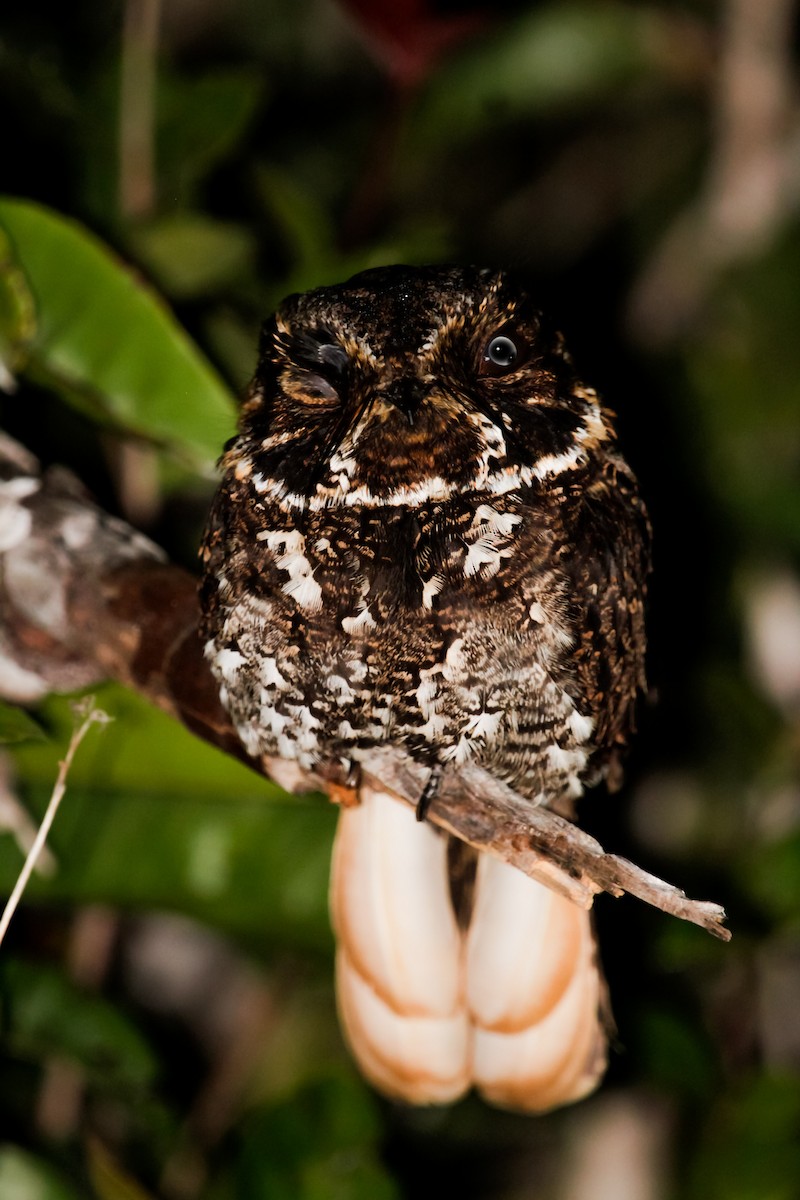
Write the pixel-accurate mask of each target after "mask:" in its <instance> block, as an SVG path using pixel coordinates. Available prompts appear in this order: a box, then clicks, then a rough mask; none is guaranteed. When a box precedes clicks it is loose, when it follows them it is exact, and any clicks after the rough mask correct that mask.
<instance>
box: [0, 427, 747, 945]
mask: <svg viewBox="0 0 800 1200" xmlns="http://www.w3.org/2000/svg"><path fill="white" fill-rule="evenodd" d="M199 615H200V613H199V604H198V599H197V583H196V580H195V579H194V578H193V577H192V576H191V575H190V574H189V573H188V572H186V571H184V570H182V569H181V568H179V567H176V566H173V565H171V564H169V563H167V562H166V561H165V558H164V555H163V553H162V552H161V551H160V550H159V549H158V547H157V546H155V545H154V544H153V543H152V542H150V541H149V540H148V539H147V538H145V537H143V536H142V535H141V534H139V533H137V532H136V531H135V530H133V529H132V528H131V527H130V526H129V525H126V524H125V523H124V522H123V521H119V520H117V519H116V518H114V517H110V516H108V515H107V514H106V513H104V512H102V510H101V509H99V508H98V507H97V506H96V505H95V504H94V503H93V502H92V500H91V499H90V498H89V496H88V495H87V494H86V492H85V491H84V489H83V488H82V486H81V485H80V484H79V483H78V482H77V481H76V480H75V479H74V477H73V476H71V475H70V474H69V473H68V472H66V471H64V470H62V469H60V468H52V469H50V470H48V471H46V472H45V473H44V474H41V473H40V471H39V466H38V463H37V462H36V460H35V459H34V458H33V457H32V456H31V455H29V454H28V453H27V451H25V450H23V449H22V447H20V446H19V445H17V443H15V442H13V441H11V439H10V438H6V437H3V436H2V435H0V695H3V696H5V697H6V698H7V699H10V700H15V701H18V702H21V703H31V702H34V701H36V700H39V699H41V698H42V697H43V696H44V695H46V694H47V693H48V692H51V691H68V690H72V689H74V688H77V687H84V686H87V685H88V684H90V683H95V682H97V681H99V680H100V679H104V678H113V679H117V680H119V681H121V682H122V683H124V684H127V685H128V686H129V687H132V688H134V689H135V690H136V691H137V692H140V693H141V694H142V695H144V696H146V697H147V698H148V699H149V700H151V701H152V702H153V703H155V704H157V705H159V706H160V707H161V708H163V709H165V710H166V711H167V712H170V713H172V714H173V715H174V716H175V717H177V718H179V719H180V720H181V721H183V723H184V724H185V725H187V726H188V728H189V729H191V730H192V732H194V733H195V734H197V735H198V736H199V737H201V738H204V739H205V740H206V741H208V742H211V743H213V744H214V745H216V746H219V747H220V748H221V749H223V750H225V751H226V752H227V753H229V754H233V755H235V756H236V757H237V758H239V759H241V760H242V761H244V762H246V763H248V764H249V765H250V766H251V767H253V769H254V770H256V771H259V772H261V773H262V774H265V775H268V776H270V777H271V778H273V779H274V780H275V781H276V782H277V783H279V784H280V785H281V786H283V787H284V788H286V789H287V790H289V791H294V792H299V791H308V790H311V789H321V790H323V791H328V793H329V794H330V795H331V796H332V797H335V796H336V788H335V787H334V785H332V784H329V783H328V782H327V781H326V780H325V779H323V778H321V777H318V776H315V775H311V774H309V773H307V772H304V771H302V770H301V769H300V768H299V767H297V765H296V764H294V763H289V762H284V761H281V760H279V759H271V758H264V759H261V760H256V759H253V758H252V757H250V756H249V755H248V754H247V752H246V751H245V749H244V747H243V746H242V745H241V743H240V742H239V740H238V738H237V736H236V732H235V730H234V729H233V727H232V725H231V723H230V720H229V719H228V716H227V714H226V713H225V711H224V710H223V708H222V707H221V705H220V702H219V695H218V689H217V685H216V683H215V681H214V679H213V677H212V675H211V673H210V671H209V669H208V667H207V665H206V662H205V659H204V658H203V652H202V646H201V643H200V639H199V637H198V632H197V629H198V621H199ZM368 773H369V774H370V775H374V776H375V778H376V779H379V780H380V783H381V784H382V786H383V787H385V788H389V789H390V790H391V791H393V792H394V793H396V794H397V795H398V796H399V797H400V798H401V799H403V800H405V801H407V802H408V803H409V804H412V805H416V803H417V801H418V800H419V797H420V795H421V794H422V791H423V788H424V785H425V782H426V778H427V772H426V770H425V769H424V768H422V767H420V766H419V765H418V764H416V763H414V762H413V760H411V759H410V758H409V756H408V755H406V754H405V753H404V752H403V751H402V750H400V749H399V748H397V747H389V746H387V747H385V748H383V749H381V750H377V751H376V752H375V755H374V758H373V759H372V760H371V761H370V764H369V768H368ZM428 816H429V819H430V820H432V821H433V822H434V823H435V824H437V825H439V826H441V827H442V828H443V829H446V830H447V831H448V832H450V833H452V834H454V835H455V836H456V837H459V838H461V839H462V840H463V841H466V842H468V843H469V844H470V845H472V846H474V847H476V848H477V849H480V850H484V851H487V852H489V853H491V854H494V855H496V856H497V857H499V858H502V859H505V860H506V861H507V862H510V863H512V864H513V865H514V866H516V867H518V868H519V869H520V870H521V871H523V872H524V873H525V874H527V875H530V876H532V877H533V878H536V879H539V880H540V881H542V882H544V883H547V884H548V885H549V886H551V887H554V888H556V889H557V890H559V891H561V892H563V893H564V894H566V895H568V896H570V897H571V899H573V900H574V901H575V902H576V903H578V904H581V905H582V906H583V907H585V908H588V907H589V906H590V905H591V903H592V900H593V898H594V896H595V895H596V893H597V892H600V891H605V892H609V893H610V894H611V895H614V896H620V895H622V894H623V893H624V892H629V893H631V894H632V895H634V896H638V897H639V899H641V900H644V901H646V902H647V903H648V904H652V905H654V906H655V907H656V908H660V909H662V910H663V911H665V912H668V913H671V914H673V915H674V916H677V917H681V918H682V919H684V920H688V921H693V922H694V923H695V924H697V925H701V926H702V927H703V928H704V929H707V930H708V931H709V933H712V934H714V936H715V937H719V938H722V939H723V940H726V941H727V940H728V939H729V938H730V933H729V931H728V930H727V929H726V928H725V927H724V926H723V924H722V922H723V921H724V919H725V913H724V911H723V909H722V908H720V907H719V905H716V904H711V903H709V902H706V901H696V900H689V899H687V897H686V896H685V895H684V893H683V892H681V891H680V890H679V889H678V888H675V887H673V886H672V885H671V884H668V883H664V882H663V881H662V880H660V879H656V878H655V876H653V875H650V874H648V873H647V872H646V871H643V870H641V869H640V868H639V867H637V866H635V865H634V864H633V863H630V862H628V861H627V860H625V859H623V858H619V857H617V856H616V855H613V854H606V853H605V851H604V850H603V848H602V846H600V844H599V843H598V842H597V841H595V839H594V838H592V837H590V836H589V835H588V834H586V833H584V832H583V831H582V830H580V829H578V827H577V826H576V825H573V824H572V823H571V822H570V821H567V820H565V819H564V818H563V817H559V816H558V815H557V814H555V813H552V812H550V811H549V810H548V809H545V808H537V807H534V806H532V805H531V804H530V802H529V801H526V800H524V799H523V798H522V797H521V796H519V795H517V794H516V793H515V792H513V791H512V790H511V789H510V788H508V787H506V786H505V785H504V784H502V783H499V782H498V781H497V780H496V779H494V778H493V777H492V776H491V775H489V774H488V772H486V771H484V770H482V769H481V768H479V767H476V766H469V767H462V768H459V769H455V768H448V769H447V770H445V772H444V773H443V776H442V781H441V785H440V787H439V789H438V791H437V793H436V796H435V797H434V799H433V801H432V803H431V806H430V809H429V810H428Z"/></svg>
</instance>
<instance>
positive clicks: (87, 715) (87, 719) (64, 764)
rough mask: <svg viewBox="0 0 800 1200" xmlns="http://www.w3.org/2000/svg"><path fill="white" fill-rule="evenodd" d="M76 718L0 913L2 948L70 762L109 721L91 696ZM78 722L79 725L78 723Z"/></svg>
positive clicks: (77, 710)
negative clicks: (38, 822)
mask: <svg viewBox="0 0 800 1200" xmlns="http://www.w3.org/2000/svg"><path fill="white" fill-rule="evenodd" d="M75 716H76V725H75V728H74V730H73V731H72V737H71V738H70V740H69V746H68V747H67V753H66V754H65V755H64V758H63V759H62V761H61V762H60V763H59V764H58V775H57V777H56V782H55V787H54V788H53V794H52V796H51V797H50V802H49V804H48V805H47V811H46V812H45V814H44V817H43V818H42V823H41V825H40V826H39V831H38V833H37V834H36V837H35V838H34V841H33V845H32V846H31V848H30V850H29V851H28V856H27V858H26V859H25V862H24V863H23V866H22V870H21V871H20V873H19V876H18V878H17V882H16V883H15V885H14V890H13V891H12V893H11V895H10V896H9V898H8V900H7V901H6V906H5V908H4V909H3V915H2V917H0V945H2V944H3V939H4V938H5V936H6V930H7V929H8V926H9V924H10V923H11V918H12V917H13V915H14V913H15V912H16V909H17V905H18V904H19V902H20V900H21V898H22V894H23V892H24V891H25V888H26V887H27V885H28V880H29V879H30V877H31V873H32V871H33V868H34V867H35V865H36V860H37V858H38V857H39V854H40V853H41V850H42V847H43V846H44V843H45V840H46V838H47V835H48V833H49V832H50V826H51V825H52V824H53V819H54V817H55V815H56V813H57V811H58V806H59V804H60V803H61V800H62V799H63V796H64V793H65V792H66V790H67V776H68V774H69V770H70V767H71V766H72V761H73V759H74V758H75V752H76V751H77V749H78V746H80V744H81V742H82V741H83V739H84V738H85V736H86V734H87V733H88V732H89V729H90V728H91V726H92V725H95V724H97V725H105V724H106V723H107V722H108V721H109V720H110V719H111V718H110V717H109V716H108V713H105V712H103V710H102V709H99V708H95V707H94V697H93V696H89V697H87V698H86V699H85V700H82V701H80V703H78V704H76V705H75ZM78 721H79V722H80V724H78V723H77V722H78Z"/></svg>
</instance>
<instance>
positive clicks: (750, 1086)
mask: <svg viewBox="0 0 800 1200" xmlns="http://www.w3.org/2000/svg"><path fill="white" fill-rule="evenodd" d="M798 1129H800V1080H798V1079H797V1078H796V1077H794V1078H792V1077H789V1076H785V1077H781V1076H770V1075H763V1076H761V1077H758V1078H754V1079H753V1080H752V1081H748V1082H745V1081H740V1082H739V1083H738V1084H737V1085H736V1086H735V1087H733V1088H730V1089H728V1090H727V1091H726V1092H725V1093H724V1094H722V1095H721V1096H720V1097H719V1099H718V1100H717V1103H716V1104H715V1106H714V1107H713V1109H712V1110H711V1112H710V1113H709V1116H708V1120H707V1122H706V1127H705V1129H704V1130H703V1131H702V1138H701V1143H700V1147H699V1150H698V1152H697V1154H696V1156H695V1160H694V1162H693V1163H692V1169H691V1174H690V1179H689V1187H688V1188H687V1191H686V1195H687V1197H688V1200H796V1196H797V1181H798V1179H800V1139H798V1136H797V1131H798Z"/></svg>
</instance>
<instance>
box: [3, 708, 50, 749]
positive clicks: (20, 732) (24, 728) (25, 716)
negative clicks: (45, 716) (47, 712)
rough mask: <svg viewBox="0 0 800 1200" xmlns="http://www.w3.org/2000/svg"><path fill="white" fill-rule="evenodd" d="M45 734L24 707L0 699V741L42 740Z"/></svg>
mask: <svg viewBox="0 0 800 1200" xmlns="http://www.w3.org/2000/svg"><path fill="white" fill-rule="evenodd" d="M46 736H47V735H46V734H45V732H44V730H43V729H42V727H41V725H39V724H38V723H37V722H36V721H34V719H33V717H32V716H31V715H30V714H29V713H27V712H26V711H25V709H24V708H18V707H17V705H16V704H6V703H5V702H4V701H2V700H0V742H2V743H10V742H30V741H42V740H43V739H44V738H45V737H46Z"/></svg>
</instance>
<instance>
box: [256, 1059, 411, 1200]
mask: <svg viewBox="0 0 800 1200" xmlns="http://www.w3.org/2000/svg"><path fill="white" fill-rule="evenodd" d="M379 1136H380V1122H379V1118H378V1112H377V1109H376V1106H375V1101H374V1100H373V1099H372V1096H371V1095H370V1093H369V1092H368V1090H367V1088H366V1087H365V1085H364V1084H363V1083H361V1081H360V1080H358V1079H356V1078H355V1077H354V1076H352V1075H341V1076H335V1077H332V1078H329V1079H323V1080H318V1081H316V1082H314V1083H313V1084H311V1085H309V1086H307V1087H305V1088H303V1089H301V1090H300V1091H299V1092H298V1093H296V1094H295V1095H293V1096H292V1097H291V1098H290V1099H288V1100H285V1101H283V1102H282V1103H280V1104H277V1105H274V1106H270V1107H264V1108H261V1109H259V1110H257V1111H256V1112H254V1113H253V1114H251V1116H250V1118H249V1119H248V1121H247V1124H246V1127H245V1132H244V1138H243V1145H242V1150H241V1153H240V1158H239V1185H240V1186H239V1194H240V1195H243V1196H269V1197H270V1198H271V1200H397V1197H398V1196H399V1192H398V1190H397V1187H396V1185H395V1183H394V1181H393V1180H392V1179H391V1177H390V1176H389V1175H388V1174H387V1172H386V1171H385V1169H384V1168H383V1167H382V1166H381V1164H380V1161H379V1159H378V1155H377V1149H376V1143H377V1140H378V1138H379Z"/></svg>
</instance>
